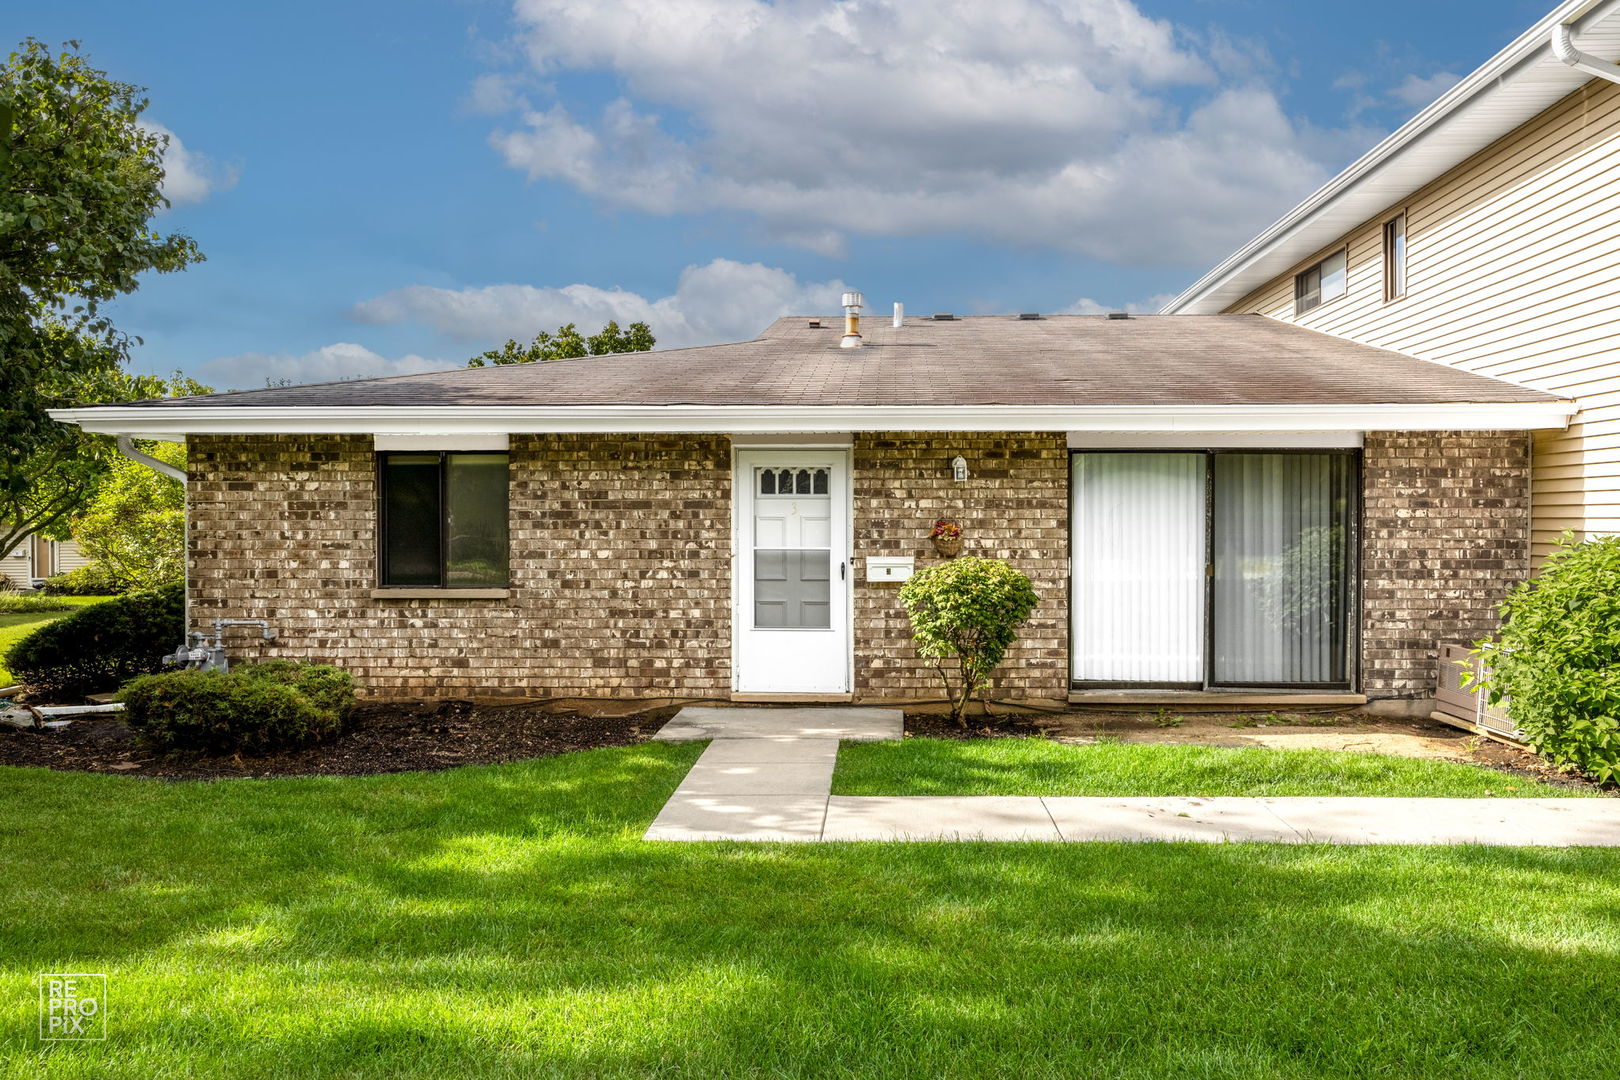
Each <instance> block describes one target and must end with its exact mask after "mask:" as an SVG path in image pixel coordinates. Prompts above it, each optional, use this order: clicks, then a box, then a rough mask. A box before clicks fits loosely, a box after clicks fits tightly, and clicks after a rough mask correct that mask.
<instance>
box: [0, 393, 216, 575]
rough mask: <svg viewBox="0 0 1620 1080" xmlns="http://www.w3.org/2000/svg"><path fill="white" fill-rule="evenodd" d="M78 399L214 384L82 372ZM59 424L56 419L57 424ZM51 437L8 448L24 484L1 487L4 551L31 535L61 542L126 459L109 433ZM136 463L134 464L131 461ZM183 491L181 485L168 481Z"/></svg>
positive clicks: (12, 468) (70, 430) (73, 431)
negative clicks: (104, 481) (109, 473)
mask: <svg viewBox="0 0 1620 1080" xmlns="http://www.w3.org/2000/svg"><path fill="white" fill-rule="evenodd" d="M74 386H75V387H76V388H77V389H76V391H75V393H74V398H75V403H78V404H85V403H91V402H107V401H136V400H140V399H143V398H157V397H181V396H184V395H187V394H206V393H209V392H210V391H211V388H210V387H207V386H204V385H203V384H202V383H199V382H198V381H197V380H195V379H192V378H189V377H188V376H185V375H182V374H181V373H180V372H178V371H177V372H175V373H174V376H173V377H172V378H170V379H162V378H159V377H157V376H155V375H130V374H128V373H127V372H124V371H120V370H113V371H105V372H100V373H98V374H95V375H80V376H79V377H78V379H77V380H76V381H75V382H74ZM53 423H54V422H53ZM54 427H55V428H56V429H57V430H56V432H55V433H53V435H52V437H50V438H43V439H39V440H36V441H35V442H33V443H32V444H29V443H23V444H21V445H17V446H8V447H6V455H7V461H6V468H7V469H8V470H9V472H10V473H11V475H12V476H13V477H15V478H17V479H18V480H19V481H20V483H19V484H18V487H17V489H16V490H14V491H13V490H0V551H10V550H12V549H13V548H15V547H16V546H17V545H18V544H19V543H20V542H21V541H22V539H23V538H24V537H26V536H28V535H29V534H30V533H35V532H37V533H41V534H43V535H45V536H48V537H51V538H53V539H57V540H65V539H67V537H68V536H69V535H70V530H69V521H70V519H71V518H72V517H73V516H74V515H76V514H78V513H79V512H80V511H81V510H82V509H83V508H84V507H85V506H86V505H88V504H89V503H90V502H91V501H92V500H93V499H94V498H95V496H96V492H97V489H98V487H99V485H100V483H101V480H102V478H103V477H104V476H106V475H107V470H108V469H109V468H110V467H111V466H112V464H113V463H114V462H123V461H125V460H126V459H124V458H123V457H121V456H120V455H119V454H118V453H117V451H116V450H115V449H114V448H113V441H112V440H111V439H109V438H108V437H107V436H105V435H91V434H89V433H88V432H84V431H80V430H79V429H78V428H75V427H69V426H67V425H65V424H54ZM127 463H128V464H131V465H133V462H127ZM163 482H164V483H165V484H168V485H169V486H170V487H175V488H177V489H178V485H176V484H174V483H173V482H172V481H168V480H165V481H163Z"/></svg>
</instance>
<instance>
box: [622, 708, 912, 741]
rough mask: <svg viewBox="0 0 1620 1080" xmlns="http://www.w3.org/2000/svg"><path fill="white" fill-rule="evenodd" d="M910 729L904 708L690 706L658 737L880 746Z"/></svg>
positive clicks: (668, 738)
mask: <svg viewBox="0 0 1620 1080" xmlns="http://www.w3.org/2000/svg"><path fill="white" fill-rule="evenodd" d="M904 730H905V726H904V718H903V716H902V714H901V712H900V710H899V709H864V708H838V707H832V708H825V709H777V708H762V709H750V708H736V709H723V708H713V707H704V706H688V707H687V708H684V709H682V710H681V711H680V712H678V713H676V714H675V715H674V716H673V717H672V718H671V719H670V721H669V723H667V724H665V725H664V726H663V727H662V728H660V729H659V731H658V734H656V735H654V736H653V738H654V739H655V740H657V741H659V742H694V741H696V740H698V739H778V738H796V739H834V740H836V739H847V740H849V741H850V742H878V741H881V740H885V739H898V738H900V737H901V735H902V733H903V732H904Z"/></svg>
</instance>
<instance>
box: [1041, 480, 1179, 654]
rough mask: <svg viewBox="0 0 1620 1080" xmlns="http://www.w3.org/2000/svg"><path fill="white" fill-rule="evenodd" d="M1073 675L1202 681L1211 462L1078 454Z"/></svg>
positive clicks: (1074, 484) (1073, 607)
mask: <svg viewBox="0 0 1620 1080" xmlns="http://www.w3.org/2000/svg"><path fill="white" fill-rule="evenodd" d="M1071 467H1072V468H1073V470H1074V472H1073V489H1074V497H1073V500H1072V507H1071V512H1072V514H1073V522H1072V536H1073V545H1074V546H1073V558H1074V596H1073V600H1072V603H1071V605H1070V607H1071V610H1072V619H1073V641H1074V672H1075V678H1077V679H1082V680H1086V681H1094V682H1152V683H1202V682H1203V679H1204V662H1203V658H1204V574H1203V569H1204V457H1203V455H1202V454H1076V455H1074V460H1073V464H1072V466H1071Z"/></svg>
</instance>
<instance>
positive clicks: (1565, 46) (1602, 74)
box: [1552, 23, 1620, 83]
mask: <svg viewBox="0 0 1620 1080" xmlns="http://www.w3.org/2000/svg"><path fill="white" fill-rule="evenodd" d="M1552 52H1553V55H1554V56H1556V57H1558V59H1560V60H1562V61H1563V62H1564V63H1566V64H1568V65H1569V66H1570V67H1572V68H1575V69H1576V70H1577V71H1584V72H1585V73H1586V74H1588V75H1591V76H1594V77H1595V78H1599V79H1607V80H1609V81H1610V82H1612V83H1620V65H1616V64H1611V63H1609V62H1608V61H1607V60H1604V59H1601V58H1600V57H1596V56H1593V55H1592V54H1591V53H1584V52H1581V50H1580V49H1579V48H1577V47H1576V45H1575V28H1574V27H1573V26H1571V25H1569V24H1568V23H1560V24H1558V25H1557V26H1555V27H1553V30H1552Z"/></svg>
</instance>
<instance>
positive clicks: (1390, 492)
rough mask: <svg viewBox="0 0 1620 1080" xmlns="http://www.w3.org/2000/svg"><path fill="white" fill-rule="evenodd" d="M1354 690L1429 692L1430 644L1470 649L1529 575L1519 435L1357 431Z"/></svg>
mask: <svg viewBox="0 0 1620 1080" xmlns="http://www.w3.org/2000/svg"><path fill="white" fill-rule="evenodd" d="M1363 469H1364V472H1365V484H1364V490H1365V495H1364V497H1363V509H1362V560H1361V562H1362V575H1363V585H1362V612H1363V631H1362V633H1363V638H1362V653H1361V655H1362V659H1361V670H1362V686H1363V689H1364V690H1365V692H1366V693H1367V695H1368V697H1370V698H1417V697H1426V696H1428V695H1429V694H1431V693H1432V692H1433V689H1434V678H1435V662H1436V655H1437V653H1436V646H1437V645H1439V644H1442V643H1451V642H1463V643H1468V642H1472V641H1475V640H1477V639H1479V638H1481V637H1484V636H1485V635H1487V634H1489V633H1490V632H1491V631H1492V630H1493V629H1494V627H1495V626H1496V624H1497V618H1496V607H1497V605H1498V604H1500V603H1501V602H1502V598H1503V597H1504V596H1505V595H1506V593H1507V591H1508V589H1509V588H1511V587H1512V586H1513V585H1514V584H1515V583H1517V582H1519V581H1522V580H1523V579H1524V578H1525V576H1526V575H1527V573H1528V571H1529V558H1530V548H1529V544H1530V440H1529V438H1528V436H1527V434H1526V433H1525V432H1515V431H1501V432H1368V433H1367V436H1366V441H1365V450H1364V452H1363Z"/></svg>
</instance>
